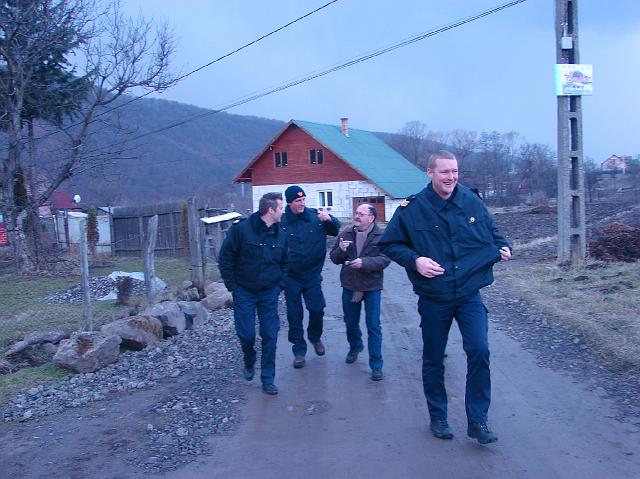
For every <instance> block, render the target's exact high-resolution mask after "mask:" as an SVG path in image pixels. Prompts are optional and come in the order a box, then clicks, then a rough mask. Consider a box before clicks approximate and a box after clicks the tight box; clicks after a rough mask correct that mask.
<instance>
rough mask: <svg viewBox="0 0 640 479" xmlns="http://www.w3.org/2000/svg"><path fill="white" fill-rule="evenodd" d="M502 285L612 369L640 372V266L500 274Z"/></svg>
mask: <svg viewBox="0 0 640 479" xmlns="http://www.w3.org/2000/svg"><path fill="white" fill-rule="evenodd" d="M497 274H498V275H499V277H500V284H501V285H504V287H505V288H507V289H508V290H509V293H510V294H511V295H513V296H516V297H519V298H520V299H522V300H524V301H526V302H528V303H531V304H532V305H534V306H535V307H536V308H537V309H538V310H539V311H540V312H541V313H543V314H548V315H550V316H552V317H555V318H558V320H559V321H562V322H563V323H564V324H565V325H566V326H567V327H568V328H569V329H570V330H571V331H572V332H574V333H576V334H579V335H580V336H582V337H583V339H584V340H585V342H587V343H588V344H589V346H590V347H592V348H593V349H594V352H595V353H596V354H597V355H598V356H599V357H600V359H602V360H603V361H604V362H605V363H606V364H607V366H608V367H610V368H612V369H613V370H626V369H629V368H637V367H640V294H639V293H640V291H639V290H640V262H636V263H598V262H586V263H585V264H584V265H582V266H579V267H572V268H560V267H558V266H557V265H555V264H551V263H548V264H536V265H523V266H519V267H517V268H509V267H505V268H500V269H499V270H498V271H497Z"/></svg>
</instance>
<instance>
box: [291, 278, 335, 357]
mask: <svg viewBox="0 0 640 479" xmlns="http://www.w3.org/2000/svg"><path fill="white" fill-rule="evenodd" d="M284 297H285V299H286V301H287V321H288V322H289V334H288V336H289V342H290V343H291V344H292V345H293V346H292V347H291V349H292V350H293V355H294V356H304V355H305V354H307V342H306V341H305V340H304V326H303V324H302V323H303V321H302V320H303V318H304V310H303V309H302V298H304V303H305V305H306V306H307V310H308V311H309V326H308V327H307V337H308V338H309V341H311V342H312V343H315V342H317V341H320V336H322V318H323V317H324V307H325V306H326V302H325V300H324V296H323V295H322V276H320V275H318V276H316V277H315V278H312V279H310V280H309V281H302V280H300V279H297V278H292V277H289V276H287V277H286V278H285V281H284Z"/></svg>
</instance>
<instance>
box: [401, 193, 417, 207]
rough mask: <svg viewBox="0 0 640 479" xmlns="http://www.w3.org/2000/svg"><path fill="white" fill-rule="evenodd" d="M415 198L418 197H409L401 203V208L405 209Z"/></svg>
mask: <svg viewBox="0 0 640 479" xmlns="http://www.w3.org/2000/svg"><path fill="white" fill-rule="evenodd" d="M415 197H416V195H411V196H407V197H406V198H405V199H404V200H402V201H401V202H400V206H402V207H403V208H404V207H405V206H407V205H408V204H409V203H411V200H413V199H414V198H415Z"/></svg>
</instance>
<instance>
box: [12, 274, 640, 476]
mask: <svg viewBox="0 0 640 479" xmlns="http://www.w3.org/2000/svg"><path fill="white" fill-rule="evenodd" d="M324 276H325V282H324V285H325V286H324V289H325V295H326V297H327V300H328V302H329V304H328V307H327V311H326V312H327V317H326V323H325V325H326V327H325V335H324V341H325V344H326V346H327V355H326V356H324V357H317V356H315V355H314V354H313V353H312V352H311V354H310V355H309V356H308V357H307V365H306V367H305V368H304V369H300V370H295V369H293V368H292V367H291V361H292V356H291V350H290V345H289V343H288V342H287V340H286V328H283V329H282V330H281V336H280V340H279V344H278V359H277V377H276V383H277V384H278V386H279V388H280V394H279V395H278V396H275V397H271V396H267V395H265V394H263V393H262V392H261V391H260V385H259V381H256V380H254V381H253V382H251V383H246V382H244V381H239V382H238V387H239V388H240V389H241V391H240V392H241V393H244V395H246V397H248V401H247V403H246V404H245V406H244V407H243V409H242V415H243V416H244V420H243V421H242V423H241V425H240V427H239V429H237V430H236V431H235V432H233V433H230V434H228V435H216V436H212V437H211V439H210V446H211V448H210V450H211V451H213V453H212V455H208V456H200V457H199V459H198V460H196V461H195V462H192V463H191V464H188V465H187V466H185V467H181V468H179V469H178V470H176V471H172V472H168V473H165V474H160V475H151V474H145V473H144V472H142V469H138V468H136V466H135V465H134V464H132V463H131V461H126V460H125V458H126V457H127V453H128V451H129V452H130V451H131V450H134V449H135V448H136V447H140V444H141V443H142V442H141V440H140V438H143V437H144V435H145V433H146V432H145V426H146V424H147V423H148V422H149V420H150V419H149V417H150V416H151V415H153V413H152V412H151V411H150V410H149V404H151V403H152V401H156V400H157V398H158V395H160V394H167V393H168V392H170V391H164V389H167V390H169V389H171V390H172V391H176V390H179V389H180V388H183V389H187V390H188V388H189V384H190V383H189V377H185V378H184V379H183V380H180V381H177V382H172V383H169V384H165V385H161V386H159V388H160V389H163V390H148V391H141V392H136V393H131V394H127V395H120V396H118V397H117V398H115V399H111V400H107V401H100V402H97V403H93V404H92V405H91V406H88V407H86V408H78V409H74V410H72V411H67V412H65V413H62V414H59V415H54V416H50V417H48V418H45V420H44V421H42V422H40V423H38V426H37V428H38V429H35V427H36V426H35V425H33V424H32V423H25V424H16V425H13V426H11V425H3V426H2V428H3V430H4V431H5V432H4V433H3V434H0V441H1V442H2V446H1V449H0V456H2V455H5V457H4V458H2V457H0V465H1V466H2V468H1V469H0V471H3V472H0V477H21V478H31V477H56V478H57V477H59V478H69V477H73V478H85V477H86V478H119V479H124V478H140V477H163V478H171V479H173V478H176V479H177V478H180V479H190V478H207V479H210V478H225V479H233V478H249V477H264V478H285V477H286V478H308V479H315V478H323V479H332V478H351V479H358V478H369V477H376V478H380V479H385V478H399V477H407V478H421V477H439V478H454V477H456V478H457V477H465V478H497V479H500V478H505V479H506V478H509V479H511V478H555V477H562V478H574V477H575V478H587V479H588V478H605V477H606V478H609V477H611V478H639V477H640V427H639V425H638V424H635V425H634V424H633V423H632V422H624V423H623V422H619V421H617V420H615V419H614V418H613V414H611V411H612V409H613V404H612V403H611V402H610V401H609V400H607V399H604V398H602V397H598V396H597V395H596V394H595V393H593V392H590V391H588V390H587V388H586V387H585V385H586V384H587V381H586V380H585V381H584V382H578V381H577V380H576V379H575V377H571V376H569V375H565V374H562V373H558V372H555V371H551V370H549V369H545V368H541V367H539V366H538V365H537V364H538V363H537V361H536V358H535V357H533V355H532V354H531V353H529V352H527V351H524V350H523V349H522V348H521V347H520V345H519V344H518V343H516V342H515V341H513V340H512V339H510V338H509V337H507V336H506V335H505V334H504V333H503V332H501V331H498V330H497V329H496V328H491V331H490V341H491V349H492V380H493V403H492V407H491V410H490V424H491V425H492V426H493V428H494V430H495V431H496V432H497V434H498V436H499V442H498V443H496V444H492V445H489V446H480V445H478V444H477V443H476V442H475V441H472V440H470V439H469V438H467V437H466V419H465V416H464V376H465V357H464V353H463V351H462V345H461V340H460V336H459V333H458V331H457V328H456V327H455V326H454V328H453V329H452V333H451V340H450V344H449V347H448V350H447V351H448V355H449V356H448V358H447V360H446V366H447V379H446V380H447V387H448V391H449V402H450V417H449V419H450V424H451V426H452V428H453V430H454V433H455V437H454V439H453V440H452V441H441V440H438V439H435V438H433V437H432V436H431V435H430V434H429V431H428V415H427V412H426V404H425V400H424V397H423V394H422V385H421V377H420V368H421V361H420V356H421V340H420V334H419V328H418V315H417V312H416V299H415V296H414V294H413V292H412V291H411V289H410V286H409V284H408V281H407V279H406V276H405V274H404V271H403V270H402V269H401V268H399V267H398V266H397V265H391V266H390V267H389V268H388V269H387V273H386V278H385V287H386V289H385V291H384V294H383V301H382V303H383V304H382V323H383V355H384V360H385V366H384V372H385V375H386V377H385V379H384V380H383V381H380V382H372V381H371V380H370V379H369V368H368V365H367V357H366V352H365V354H361V355H360V357H359V359H358V361H357V362H356V363H355V364H352V365H347V364H345V362H344V357H345V354H346V352H347V343H346V339H345V333H344V325H343V322H342V316H341V308H340V304H339V298H340V288H339V285H338V268H337V267H335V266H333V265H331V264H327V265H326V267H325V273H324ZM494 287H498V288H499V287H500V284H499V283H498V284H497V285H496V286H494ZM491 307H492V305H491V304H489V309H490V310H491ZM231 367H234V368H235V367H237V365H232V366H231ZM80 418H83V419H82V420H79V419H80ZM7 427H9V428H13V430H14V432H15V431H18V432H17V433H13V434H9V433H8V432H6V429H7ZM30 428H31V429H30ZM43 436H45V437H49V439H48V440H47V443H46V445H44V447H43V444H42V440H43V439H42V437H43ZM74 438H76V442H74ZM78 438H82V439H84V440H83V441H82V444H83V446H82V450H81V451H80V450H79V449H78V448H77V445H78V442H77V441H78ZM92 438H99V440H95V441H94V442H92ZM9 439H11V443H9V442H8V441H9ZM7 455H9V456H10V457H9V458H7V457H8V456H7ZM7 474H8V475H7Z"/></svg>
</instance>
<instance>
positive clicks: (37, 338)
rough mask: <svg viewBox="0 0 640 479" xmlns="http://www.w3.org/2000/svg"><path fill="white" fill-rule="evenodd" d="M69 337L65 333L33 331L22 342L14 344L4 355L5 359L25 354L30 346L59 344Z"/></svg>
mask: <svg viewBox="0 0 640 479" xmlns="http://www.w3.org/2000/svg"><path fill="white" fill-rule="evenodd" d="M68 337H69V336H68V335H67V334H66V333H65V332H64V331H47V332H42V331H33V332H31V333H27V334H26V335H25V336H24V338H23V339H22V341H18V342H17V343H14V344H13V345H12V346H11V347H10V348H9V349H8V350H7V352H5V353H4V355H5V357H7V358H8V357H9V356H14V355H16V354H18V353H21V352H23V351H24V350H26V349H27V348H29V347H30V346H34V345H37V344H41V343H45V342H48V343H56V344H57V343H59V342H60V341H61V340H62V339H64V338H68Z"/></svg>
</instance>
